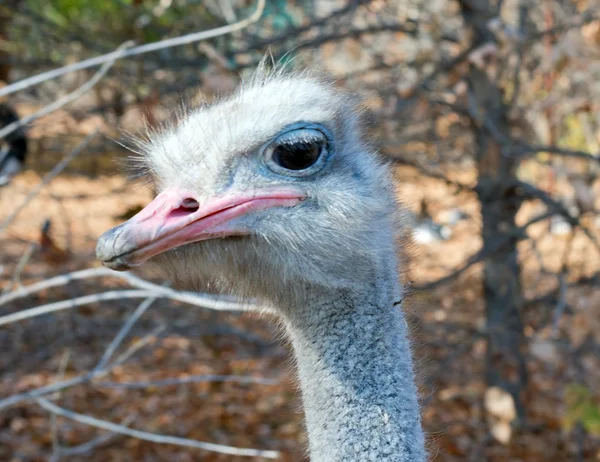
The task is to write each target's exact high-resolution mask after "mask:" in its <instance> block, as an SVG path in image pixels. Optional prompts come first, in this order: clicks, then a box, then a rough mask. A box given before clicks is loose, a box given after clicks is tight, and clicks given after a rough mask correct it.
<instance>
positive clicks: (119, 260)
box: [96, 226, 135, 271]
mask: <svg viewBox="0 0 600 462" xmlns="http://www.w3.org/2000/svg"><path fill="white" fill-rule="evenodd" d="M122 231H123V230H122V229H121V226H117V227H116V228H113V229H110V230H108V231H106V232H105V233H104V234H102V236H100V238H99V239H98V243H97V244H96V258H97V259H98V260H100V261H101V262H102V264H103V265H104V266H105V267H107V268H110V269H112V270H115V271H126V270H128V269H131V268H132V267H133V266H135V265H131V264H129V263H127V262H126V261H124V258H123V257H124V254H125V253H127V252H126V250H127V249H125V248H124V247H125V246H124V245H123V243H122V242H120V241H122V239H120V237H121V236H122Z"/></svg>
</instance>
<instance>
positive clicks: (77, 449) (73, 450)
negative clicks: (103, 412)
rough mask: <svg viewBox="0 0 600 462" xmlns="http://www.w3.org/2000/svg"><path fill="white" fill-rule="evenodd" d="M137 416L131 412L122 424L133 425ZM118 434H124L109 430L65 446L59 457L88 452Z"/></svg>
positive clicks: (125, 425)
mask: <svg viewBox="0 0 600 462" xmlns="http://www.w3.org/2000/svg"><path fill="white" fill-rule="evenodd" d="M135 417H136V415H135V414H130V415H129V416H127V417H126V418H125V419H124V420H123V421H122V422H121V423H120V425H122V426H124V427H128V426H129V425H131V423H133V421H134V420H135ZM118 436H122V435H120V434H119V433H113V432H108V433H104V434H102V435H100V436H97V437H96V438H93V439H91V440H90V441H88V442H86V443H82V444H78V445H77V446H72V447H70V448H64V447H63V448H60V452H59V453H58V457H63V456H67V457H68V456H78V455H82V454H87V453H89V452H90V451H92V450H94V449H96V448H97V447H99V446H102V445H103V444H106V443H108V442H109V441H111V440H113V439H115V438H117V437H118ZM57 460H58V459H57ZM49 462H52V461H49Z"/></svg>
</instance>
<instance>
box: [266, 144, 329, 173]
mask: <svg viewBox="0 0 600 462" xmlns="http://www.w3.org/2000/svg"><path fill="white" fill-rule="evenodd" d="M322 148H323V146H322V145H321V143H319V142H314V141H313V142H310V141H309V142H304V141H301V142H298V143H294V144H280V145H279V146H276V147H275V149H273V155H272V159H273V162H275V163H276V164H277V165H279V166H281V167H283V168H286V169H288V170H304V169H305V168H308V167H310V166H311V165H314V163H315V162H316V161H317V160H318V159H319V156H320V155H321V150H322Z"/></svg>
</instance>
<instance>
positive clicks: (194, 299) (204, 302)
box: [0, 268, 253, 311]
mask: <svg viewBox="0 0 600 462" xmlns="http://www.w3.org/2000/svg"><path fill="white" fill-rule="evenodd" d="M105 276H109V277H115V278H119V279H123V280H124V281H126V282H127V283H129V284H130V285H131V286H133V287H137V288H138V289H144V290H148V291H155V292H158V293H162V294H165V295H164V296H166V297H169V298H172V299H174V300H175V299H176V300H178V301H181V302H184V303H188V304H190V305H195V306H201V307H204V308H209V309H212V310H219V311H243V310H246V309H251V308H253V306H252V304H251V303H248V304H247V303H245V302H242V301H240V300H238V299H236V298H235V297H229V296H216V295H207V294H201V293H195V292H186V291H177V290H174V289H170V288H168V287H164V286H160V285H158V284H153V283H152V282H148V281H146V280H144V279H142V278H140V277H137V276H134V275H133V274H131V273H128V272H117V271H113V270H110V269H108V268H89V269H85V270H80V271H74V272H72V273H67V274H62V275H60V276H55V277H53V278H50V279H45V280H43V281H40V282H38V283H36V284H31V285H29V286H25V287H20V288H19V289H17V290H15V291H13V292H9V293H7V294H5V295H2V296H0V306H1V305H4V304H6V303H8V302H11V301H13V300H16V299H19V298H24V297H27V296H29V295H32V294H34V293H36V292H40V291H42V290H46V289H51V288H54V287H60V286H64V285H66V284H69V283H70V282H72V281H75V280H79V279H88V278H93V277H105Z"/></svg>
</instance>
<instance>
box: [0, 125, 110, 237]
mask: <svg viewBox="0 0 600 462" xmlns="http://www.w3.org/2000/svg"><path fill="white" fill-rule="evenodd" d="M97 133H98V130H94V132H93V133H91V134H90V135H88V136H86V137H85V139H84V140H83V141H82V142H81V143H79V144H78V145H77V146H76V147H75V149H73V150H72V151H71V152H70V153H69V154H67V155H66V156H65V157H63V159H62V160H61V161H60V162H59V163H58V164H56V165H55V166H54V168H53V169H52V170H50V172H48V173H47V174H46V176H44V178H43V179H42V181H41V182H40V183H39V184H38V185H37V186H36V187H35V188H33V189H32V190H31V191H30V192H29V194H27V197H25V200H24V201H23V202H22V203H21V205H19V206H17V207H16V208H15V209H14V210H13V212H12V213H11V214H10V215H9V216H8V218H7V219H6V220H4V221H3V222H2V223H1V224H0V232H2V231H3V230H5V229H6V227H7V226H8V225H10V224H11V223H12V222H13V220H14V219H15V218H17V216H18V215H19V213H21V211H22V210H23V209H24V208H25V207H27V205H28V204H29V203H30V202H31V201H32V200H33V199H34V198H35V197H36V196H37V195H38V194H39V193H40V191H41V190H42V189H43V188H44V186H46V185H47V184H48V183H50V182H51V181H52V180H53V179H54V178H55V177H56V176H57V175H58V174H59V173H60V172H62V171H63V170H64V169H65V167H66V166H67V165H68V164H69V162H71V161H72V160H73V159H74V158H75V157H77V156H78V155H79V154H81V153H82V152H83V151H84V149H85V148H86V147H87V146H88V144H90V142H91V141H92V139H94V137H95V136H96V134H97Z"/></svg>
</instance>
